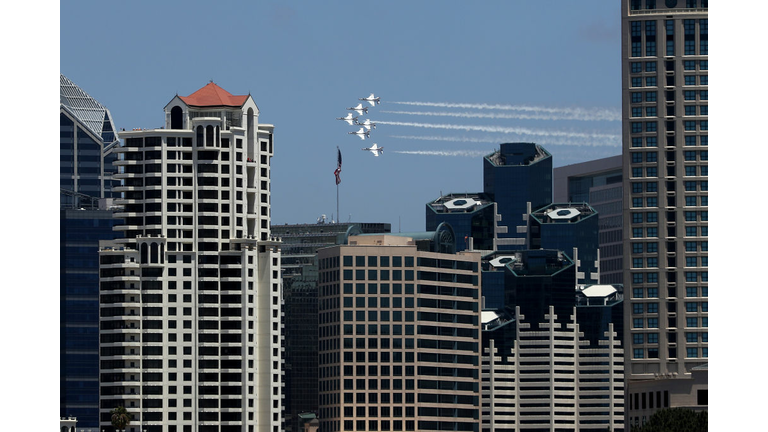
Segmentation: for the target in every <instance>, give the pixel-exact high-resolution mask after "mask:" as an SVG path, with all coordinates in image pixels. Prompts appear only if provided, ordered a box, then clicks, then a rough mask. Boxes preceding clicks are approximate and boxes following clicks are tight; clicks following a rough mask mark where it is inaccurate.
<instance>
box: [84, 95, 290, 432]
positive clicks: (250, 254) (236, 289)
mask: <svg viewBox="0 0 768 432" xmlns="http://www.w3.org/2000/svg"><path fill="white" fill-rule="evenodd" d="M258 116H259V109H258V108H257V106H256V103H255V102H254V100H253V98H252V97H251V96H250V95H238V96H236V95H232V94H230V93H229V92H227V91H226V90H224V89H222V88H221V87H219V86H218V85H216V84H214V83H213V82H211V83H209V84H207V85H206V86H205V87H203V88H201V89H199V90H198V91H196V92H194V93H193V94H191V95H189V96H178V95H177V96H175V97H174V98H172V99H171V101H170V102H169V103H168V104H167V105H166V106H165V125H164V128H161V129H153V130H133V131H126V132H121V137H122V138H123V140H124V141H123V142H122V143H121V146H120V147H118V148H117V149H116V153H117V154H118V155H119V158H118V160H116V161H115V165H116V166H117V167H118V172H117V173H116V174H115V178H116V179H118V180H119V181H120V186H119V188H116V191H117V192H120V193H121V194H122V196H121V197H120V198H119V199H116V200H115V204H116V205H119V206H121V207H122V209H121V210H119V211H118V212H117V213H116V214H115V216H116V217H120V218H123V219H124V222H123V224H121V225H118V226H116V227H115V230H116V231H118V232H120V235H119V238H118V239H116V240H114V241H110V242H102V247H101V250H100V251H99V259H100V280H99V283H100V287H99V290H100V296H101V299H100V301H101V309H100V312H101V313H100V348H99V349H100V368H101V369H100V374H101V376H100V395H99V398H100V420H101V428H102V429H107V430H111V428H112V426H111V423H110V414H109V412H110V410H112V409H114V408H115V407H117V406H123V407H125V408H126V409H127V410H128V412H129V413H130V414H131V415H132V416H133V420H132V421H131V423H130V425H129V426H128V430H132V431H144V430H146V431H168V432H173V431H179V432H183V431H192V430H195V431H201V432H202V431H220V432H225V431H249V432H250V431H258V432H278V431H280V430H282V425H281V418H282V409H281V407H282V384H281V383H282V379H281V368H282V335H281V315H282V310H281V307H282V302H281V293H280V252H279V243H278V242H277V241H274V240H273V239H272V238H271V236H270V229H269V218H270V186H269V183H270V158H271V157H272V155H273V146H272V131H273V126H272V125H268V124H259V122H258Z"/></svg>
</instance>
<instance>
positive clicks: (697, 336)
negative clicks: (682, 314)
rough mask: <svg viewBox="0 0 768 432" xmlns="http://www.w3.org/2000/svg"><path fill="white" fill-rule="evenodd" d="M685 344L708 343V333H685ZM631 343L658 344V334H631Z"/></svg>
mask: <svg viewBox="0 0 768 432" xmlns="http://www.w3.org/2000/svg"><path fill="white" fill-rule="evenodd" d="M685 342H686V343H699V342H701V343H708V342H709V333H708V332H685ZM632 343H633V344H634V345H641V344H643V343H648V344H657V343H659V334H658V333H633V334H632Z"/></svg>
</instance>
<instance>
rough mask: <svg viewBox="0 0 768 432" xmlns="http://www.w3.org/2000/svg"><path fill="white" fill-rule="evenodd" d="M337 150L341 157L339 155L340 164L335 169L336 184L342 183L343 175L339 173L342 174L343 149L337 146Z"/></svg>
mask: <svg viewBox="0 0 768 432" xmlns="http://www.w3.org/2000/svg"><path fill="white" fill-rule="evenodd" d="M336 151H337V152H338V154H339V157H338V159H339V160H338V165H337V166H336V169H335V170H334V171H333V175H335V176H336V184H337V185H338V184H339V183H341V177H339V174H341V150H339V148H338V147H336Z"/></svg>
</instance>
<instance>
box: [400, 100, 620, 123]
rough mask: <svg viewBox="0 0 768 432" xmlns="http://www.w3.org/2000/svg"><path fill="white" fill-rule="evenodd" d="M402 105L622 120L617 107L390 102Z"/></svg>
mask: <svg viewBox="0 0 768 432" xmlns="http://www.w3.org/2000/svg"><path fill="white" fill-rule="evenodd" d="M389 103H393V104H400V105H413V106H429V107H437V108H463V109H491V110H508V111H528V112H545V113H553V114H555V113H561V114H569V115H573V116H584V117H589V118H590V119H591V120H609V121H619V120H621V112H620V111H619V110H616V109H610V108H591V109H588V108H550V107H535V106H527V105H502V104H486V103H482V104H470V103H446V102H389Z"/></svg>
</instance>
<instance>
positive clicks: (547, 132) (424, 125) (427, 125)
mask: <svg viewBox="0 0 768 432" xmlns="http://www.w3.org/2000/svg"><path fill="white" fill-rule="evenodd" d="M374 123H377V124H382V125H392V126H411V127H421V128H429V129H450V130H464V131H480V132H498V133H514V134H521V135H532V136H558V137H568V138H588V139H610V140H617V141H619V140H620V139H621V136H620V135H614V134H601V133H584V132H564V131H551V130H541V129H527V128H521V127H505V126H475V125H454V124H433V123H409V122H388V121H374Z"/></svg>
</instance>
